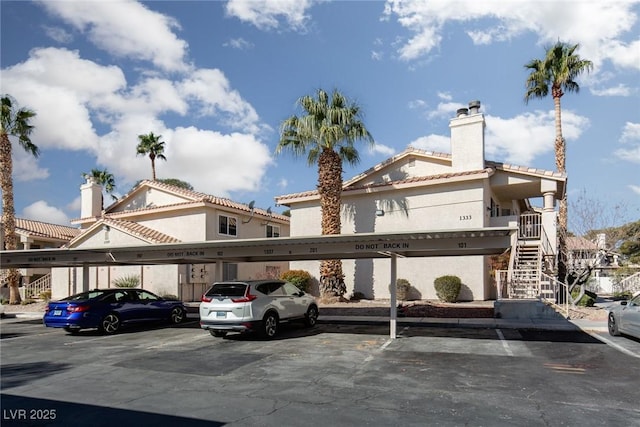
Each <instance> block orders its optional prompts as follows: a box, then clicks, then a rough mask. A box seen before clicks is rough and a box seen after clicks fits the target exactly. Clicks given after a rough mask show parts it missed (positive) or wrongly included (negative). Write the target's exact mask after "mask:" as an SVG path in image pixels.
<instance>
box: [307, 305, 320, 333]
mask: <svg viewBox="0 0 640 427" xmlns="http://www.w3.org/2000/svg"><path fill="white" fill-rule="evenodd" d="M317 321H318V307H316V306H315V305H312V306H311V307H309V309H308V310H307V314H305V315H304V324H305V326H307V327H309V328H311V327H313V326H315V325H316V322H317Z"/></svg>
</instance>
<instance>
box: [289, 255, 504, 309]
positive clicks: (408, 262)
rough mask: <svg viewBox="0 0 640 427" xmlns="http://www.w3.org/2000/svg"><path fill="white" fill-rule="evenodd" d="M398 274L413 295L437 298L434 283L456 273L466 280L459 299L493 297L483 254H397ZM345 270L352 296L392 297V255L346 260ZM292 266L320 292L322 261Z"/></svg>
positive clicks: (294, 263)
mask: <svg viewBox="0 0 640 427" xmlns="http://www.w3.org/2000/svg"><path fill="white" fill-rule="evenodd" d="M397 262H398V264H397V266H398V270H397V277H398V278H403V279H407V280H408V281H409V282H410V283H411V286H412V288H413V290H412V292H411V294H410V295H411V297H412V298H413V299H437V295H436V291H435V288H434V286H433V282H434V280H435V279H436V278H437V277H439V276H445V275H455V276H458V277H460V279H461V280H462V283H463V287H462V290H461V292H460V297H459V300H461V301H471V300H485V299H489V298H491V297H492V295H491V292H490V291H491V289H490V287H487V286H485V283H488V262H489V261H488V259H487V257H484V256H464V257H429V258H398V261H397ZM342 267H343V272H344V274H345V283H346V285H347V294H346V296H347V297H349V296H351V295H353V293H354V292H361V293H363V294H364V295H365V297H366V298H369V299H388V298H390V293H389V284H390V283H391V261H390V260H389V259H358V260H343V262H342ZM291 269H292V270H294V269H295V270H298V269H300V270H306V271H308V272H309V273H310V274H311V275H312V276H313V277H314V279H315V282H316V283H315V285H314V288H313V289H312V293H314V294H315V295H319V292H318V287H317V281H318V279H319V270H320V262H319V261H292V262H291Z"/></svg>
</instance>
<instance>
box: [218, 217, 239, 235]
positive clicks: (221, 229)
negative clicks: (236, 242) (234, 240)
mask: <svg viewBox="0 0 640 427" xmlns="http://www.w3.org/2000/svg"><path fill="white" fill-rule="evenodd" d="M237 223H238V220H237V218H234V217H230V216H226V215H220V216H218V233H219V234H225V235H227V236H237V235H238V227H237Z"/></svg>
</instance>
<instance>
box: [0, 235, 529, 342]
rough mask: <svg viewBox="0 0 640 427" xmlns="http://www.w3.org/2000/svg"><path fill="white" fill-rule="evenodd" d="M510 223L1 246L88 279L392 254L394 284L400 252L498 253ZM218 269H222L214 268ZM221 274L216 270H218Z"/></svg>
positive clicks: (11, 263) (16, 258) (2, 255)
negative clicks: (113, 271) (125, 272)
mask: <svg viewBox="0 0 640 427" xmlns="http://www.w3.org/2000/svg"><path fill="white" fill-rule="evenodd" d="M516 230H517V229H516V228H512V227H490V228H480V229H466V230H439V231H411V232H400V233H397V232H396V233H362V234H340V235H330V236H305V237H279V238H262V239H237V240H213V241H206V242H190V243H189V242H187V243H171V244H156V245H143V246H121V247H113V246H110V247H97V248H87V249H69V248H61V249H35V250H21V251H0V264H1V267H2V268H3V269H5V268H36V267H47V268H53V267H82V270H83V278H84V279H85V280H83V283H84V284H87V283H89V281H88V276H89V269H88V267H91V266H109V265H156V264H203V263H216V266H218V265H220V264H221V263H222V262H257V261H297V260H323V259H363V258H367V259H371V258H389V259H390V269H391V275H390V276H391V283H395V281H396V278H397V258H398V257H432V256H439V257H440V256H463V255H495V254H500V253H503V252H504V251H506V250H507V249H509V248H510V247H511V244H512V235H513V234H514V233H515V232H516ZM216 270H220V269H219V268H216ZM216 277H218V273H216ZM390 290H391V301H390V336H391V338H392V339H395V338H396V321H397V312H396V289H395V286H391V287H390Z"/></svg>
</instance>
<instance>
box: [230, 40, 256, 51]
mask: <svg viewBox="0 0 640 427" xmlns="http://www.w3.org/2000/svg"><path fill="white" fill-rule="evenodd" d="M223 46H225V47H232V48H234V49H239V50H245V49H251V48H253V43H251V42H250V41H247V40H245V39H243V38H242V37H238V38H237V39H229V41H228V42H226V43H224V44H223Z"/></svg>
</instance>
